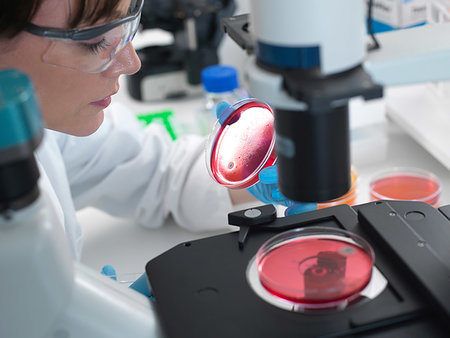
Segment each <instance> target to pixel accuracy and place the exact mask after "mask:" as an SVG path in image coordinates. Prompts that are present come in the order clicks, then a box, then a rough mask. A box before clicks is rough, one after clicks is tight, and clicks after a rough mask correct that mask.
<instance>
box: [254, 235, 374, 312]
mask: <svg viewBox="0 0 450 338" xmlns="http://www.w3.org/2000/svg"><path fill="white" fill-rule="evenodd" d="M374 261H375V254H374V252H373V250H372V248H371V246H370V245H369V243H367V242H366V241H365V240H364V239H363V238H361V237H360V236H358V235H356V234H353V233H350V232H348V231H344V230H341V229H336V228H329V227H309V228H297V229H294V230H290V231H286V232H283V233H281V234H279V235H276V236H274V237H272V238H271V239H269V240H268V241H267V242H265V243H264V244H263V245H262V246H261V247H260V249H259V250H258V252H257V255H256V264H257V269H258V275H259V279H260V282H261V284H262V285H263V287H264V288H265V289H266V290H267V291H268V292H269V293H271V294H273V295H274V296H276V297H279V298H281V299H283V300H286V301H290V302H294V303H295V304H297V305H299V306H302V307H304V308H305V309H308V308H330V307H335V306H338V305H339V304H341V303H343V302H349V301H350V300H353V299H356V298H357V297H358V296H359V295H360V293H361V291H363V290H364V289H365V287H366V286H367V285H368V283H369V282H370V280H371V277H372V268H373V264H374Z"/></svg>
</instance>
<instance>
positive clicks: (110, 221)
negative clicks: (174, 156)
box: [78, 95, 450, 280]
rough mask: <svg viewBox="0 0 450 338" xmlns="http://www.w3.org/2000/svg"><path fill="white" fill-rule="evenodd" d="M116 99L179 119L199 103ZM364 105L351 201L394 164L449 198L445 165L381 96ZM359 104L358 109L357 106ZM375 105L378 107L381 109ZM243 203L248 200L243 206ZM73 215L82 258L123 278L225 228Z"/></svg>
mask: <svg viewBox="0 0 450 338" xmlns="http://www.w3.org/2000/svg"><path fill="white" fill-rule="evenodd" d="M117 99H118V100H122V101H124V100H125V101H126V102H125V103H126V104H127V105H129V106H130V107H131V109H133V110H134V111H137V112H139V111H141V112H142V111H143V110H146V109H147V110H148V109H151V110H153V111H156V110H160V109H167V107H170V109H172V110H173V111H174V113H175V116H179V117H180V118H179V119H180V120H183V118H184V119H188V118H190V119H192V116H189V113H188V112H189V111H190V112H193V111H196V110H197V109H200V107H201V104H202V103H201V100H199V99H198V98H194V99H182V100H179V101H177V102H175V101H174V102H171V103H168V102H160V103H157V104H151V105H148V104H144V103H140V102H137V101H133V100H130V99H129V98H126V95H122V96H119V97H118V98H117ZM366 108H367V107H364V108H362V106H356V107H355V106H354V107H353V110H356V112H354V111H351V121H352V116H353V113H356V114H355V115H357V116H360V117H362V118H363V119H364V115H365V114H366V116H372V119H373V116H377V114H378V117H377V118H376V119H373V120H372V121H370V123H358V122H354V121H353V122H352V123H351V156H352V157H351V158H352V164H353V166H354V167H355V168H356V170H357V172H358V176H359V181H358V194H357V199H356V203H357V204H361V203H366V202H369V201H370V196H369V182H370V180H371V177H373V175H374V174H375V173H377V172H380V171H382V170H386V169H391V168H394V167H413V168H420V169H423V170H427V171H430V172H432V173H434V174H435V175H436V176H437V177H438V178H439V179H440V181H441V184H442V193H441V198H440V205H445V204H450V175H449V171H448V169H447V168H446V167H445V166H443V165H442V164H441V163H440V162H439V161H438V160H437V159H436V158H434V157H433V156H432V155H431V154H430V153H429V152H428V151H426V150H425V149H424V148H423V147H422V146H421V145H419V144H418V143H417V142H416V141H415V140H414V139H413V138H412V137H411V136H409V134H408V133H407V132H405V130H404V129H403V128H401V126H399V125H398V124H396V123H395V122H393V121H392V120H390V119H389V118H387V117H386V114H384V103H383V102H382V101H380V102H379V103H375V104H372V108H369V109H366ZM370 109H372V110H374V112H371V111H370ZM351 110H352V109H351ZM359 110H361V111H362V112H361V113H360V112H358V111H359ZM380 110H381V111H383V112H382V113H381V114H380ZM375 111H376V112H375ZM183 114H184V115H183ZM366 120H367V119H366ZM245 207H248V205H246V206H243V208H245ZM78 217H79V221H80V223H81V225H82V227H83V231H84V246H83V251H82V256H81V262H82V263H83V264H85V265H87V266H88V267H91V268H93V269H94V270H96V271H101V268H102V267H103V266H104V265H106V264H110V265H112V266H113V267H114V268H115V269H116V271H117V273H118V274H119V275H120V274H123V275H124V276H131V277H125V278H124V280H126V279H127V278H132V277H133V274H140V273H142V272H144V269H145V265H146V263H147V262H148V261H149V260H151V259H152V258H154V257H156V256H158V255H159V254H161V253H163V252H164V251H166V250H168V249H170V248H172V247H173V246H175V245H177V244H179V243H182V242H185V241H190V240H195V239H199V238H204V237H207V236H212V235H215V234H220V233H223V232H225V231H228V230H220V231H217V232H204V233H193V232H189V231H187V230H185V229H182V228H180V227H179V226H177V225H176V224H175V222H174V220H173V219H172V218H170V217H169V218H168V219H167V220H166V223H165V225H164V226H163V227H162V228H160V229H147V228H144V227H142V226H139V225H137V224H134V223H133V222H132V221H130V220H124V219H119V218H115V217H111V216H110V215H107V214H105V213H104V212H102V211H99V210H96V209H93V208H86V209H83V210H81V211H79V212H78ZM224 229H226V228H225V225H224Z"/></svg>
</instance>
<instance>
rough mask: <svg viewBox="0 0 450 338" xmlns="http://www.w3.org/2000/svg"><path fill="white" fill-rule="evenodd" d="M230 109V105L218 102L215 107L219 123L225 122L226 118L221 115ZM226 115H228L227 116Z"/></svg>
mask: <svg viewBox="0 0 450 338" xmlns="http://www.w3.org/2000/svg"><path fill="white" fill-rule="evenodd" d="M228 108H230V104H229V103H228V102H226V101H220V102H219V103H218V104H217V106H216V117H217V118H218V119H219V121H220V123H223V121H225V120H226V117H223V116H222V115H223V113H225V111H226V110H227V109H228ZM227 115H228V114H227Z"/></svg>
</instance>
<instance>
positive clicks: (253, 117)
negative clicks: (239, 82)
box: [205, 99, 276, 189]
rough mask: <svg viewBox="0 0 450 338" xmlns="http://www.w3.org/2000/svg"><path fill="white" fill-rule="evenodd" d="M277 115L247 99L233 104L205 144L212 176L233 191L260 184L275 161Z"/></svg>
mask: <svg viewBox="0 0 450 338" xmlns="http://www.w3.org/2000/svg"><path fill="white" fill-rule="evenodd" d="M273 123H274V115H273V111H272V109H271V108H270V106H269V105H267V104H265V103H263V102H260V101H257V100H254V99H245V100H241V101H239V102H237V103H235V104H233V105H231V106H230V107H229V108H228V109H227V110H225V112H223V113H222V115H221V116H220V117H219V119H218V120H217V122H216V123H215V124H214V127H213V130H212V132H211V134H210V136H209V138H208V140H207V143H206V149H205V150H206V151H205V154H206V164H207V167H208V171H209V174H210V175H211V177H212V178H213V179H214V180H215V181H216V182H218V183H219V184H221V185H223V186H226V187H228V188H230V189H244V188H248V187H250V186H252V185H253V184H255V183H257V182H258V181H259V178H258V174H259V172H260V171H261V170H262V169H263V168H265V167H268V166H270V165H272V164H274V163H275V161H276V153H275V131H274V128H273Z"/></svg>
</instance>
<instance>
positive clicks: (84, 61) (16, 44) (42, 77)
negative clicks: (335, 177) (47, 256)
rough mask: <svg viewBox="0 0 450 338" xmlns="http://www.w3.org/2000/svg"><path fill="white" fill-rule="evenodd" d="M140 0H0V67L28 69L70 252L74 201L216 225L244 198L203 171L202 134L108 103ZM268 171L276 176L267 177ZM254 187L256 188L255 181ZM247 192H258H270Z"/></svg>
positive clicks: (156, 221)
mask: <svg viewBox="0 0 450 338" xmlns="http://www.w3.org/2000/svg"><path fill="white" fill-rule="evenodd" d="M142 6H143V0H15V1H8V0H1V1H0V70H1V69H8V68H14V69H18V70H20V71H22V72H24V73H25V74H27V75H28V76H30V78H31V80H32V82H33V84H34V86H35V89H36V92H37V95H38V98H39V101H40V106H41V111H42V116H43V119H44V123H45V127H46V131H45V136H44V140H43V142H42V144H41V146H40V148H39V149H38V151H37V152H36V157H37V160H38V163H39V168H40V171H41V180H40V188H41V189H45V190H46V191H47V192H48V194H49V195H50V196H51V198H52V200H53V203H54V204H55V205H56V207H57V209H58V210H59V217H60V219H61V222H62V223H63V224H64V227H65V232H66V235H67V237H68V239H69V242H70V245H71V250H72V254H73V257H74V259H79V257H80V252H81V247H82V230H81V227H80V224H79V223H78V221H77V218H76V210H78V209H80V208H83V207H86V206H93V207H96V208H99V209H102V210H104V211H106V212H108V213H109V214H111V215H114V216H118V217H127V218H131V219H134V220H135V221H136V222H138V223H140V224H142V225H144V226H147V227H150V228H157V227H160V226H161V225H162V224H163V223H164V220H165V218H166V217H167V216H168V214H172V215H173V217H174V219H175V221H176V222H177V223H178V224H179V225H180V226H182V227H185V228H187V229H190V230H208V229H214V228H216V229H217V228H220V227H224V226H225V225H226V215H227V213H228V212H230V211H231V209H232V204H237V203H240V202H241V201H246V200H250V198H251V195H250V194H249V193H248V192H247V191H245V190H244V191H228V190H227V189H225V188H223V187H221V186H219V185H218V184H216V183H215V182H213V180H212V179H211V178H210V177H209V176H208V173H207V170H206V168H205V163H204V158H203V141H204V140H203V139H202V138H200V137H197V136H187V137H184V138H182V139H181V140H179V141H176V142H173V141H171V140H170V138H169V137H168V136H167V134H166V132H165V131H164V130H162V129H159V128H158V126H151V127H149V128H146V129H143V128H142V127H141V125H140V124H139V123H138V122H137V121H136V118H135V116H134V115H133V114H132V113H130V112H129V111H127V110H126V108H125V107H123V106H120V105H111V106H110V103H111V96H112V95H114V94H115V93H117V91H118V90H119V76H120V75H122V74H133V73H135V72H137V71H138V70H139V68H140V61H139V59H138V57H137V55H136V52H135V50H134V49H133V46H132V44H131V40H132V39H133V37H134V35H135V33H136V30H137V28H138V24H139V19H140V14H141V11H142ZM275 180H276V178H275ZM262 190H264V189H261V191H262ZM252 194H253V195H254V196H256V197H257V198H260V199H261V200H264V201H266V202H267V201H269V202H270V201H271V196H269V197H264V196H263V195H262V193H261V194H260V195H259V192H258V187H256V188H253V191H252Z"/></svg>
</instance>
